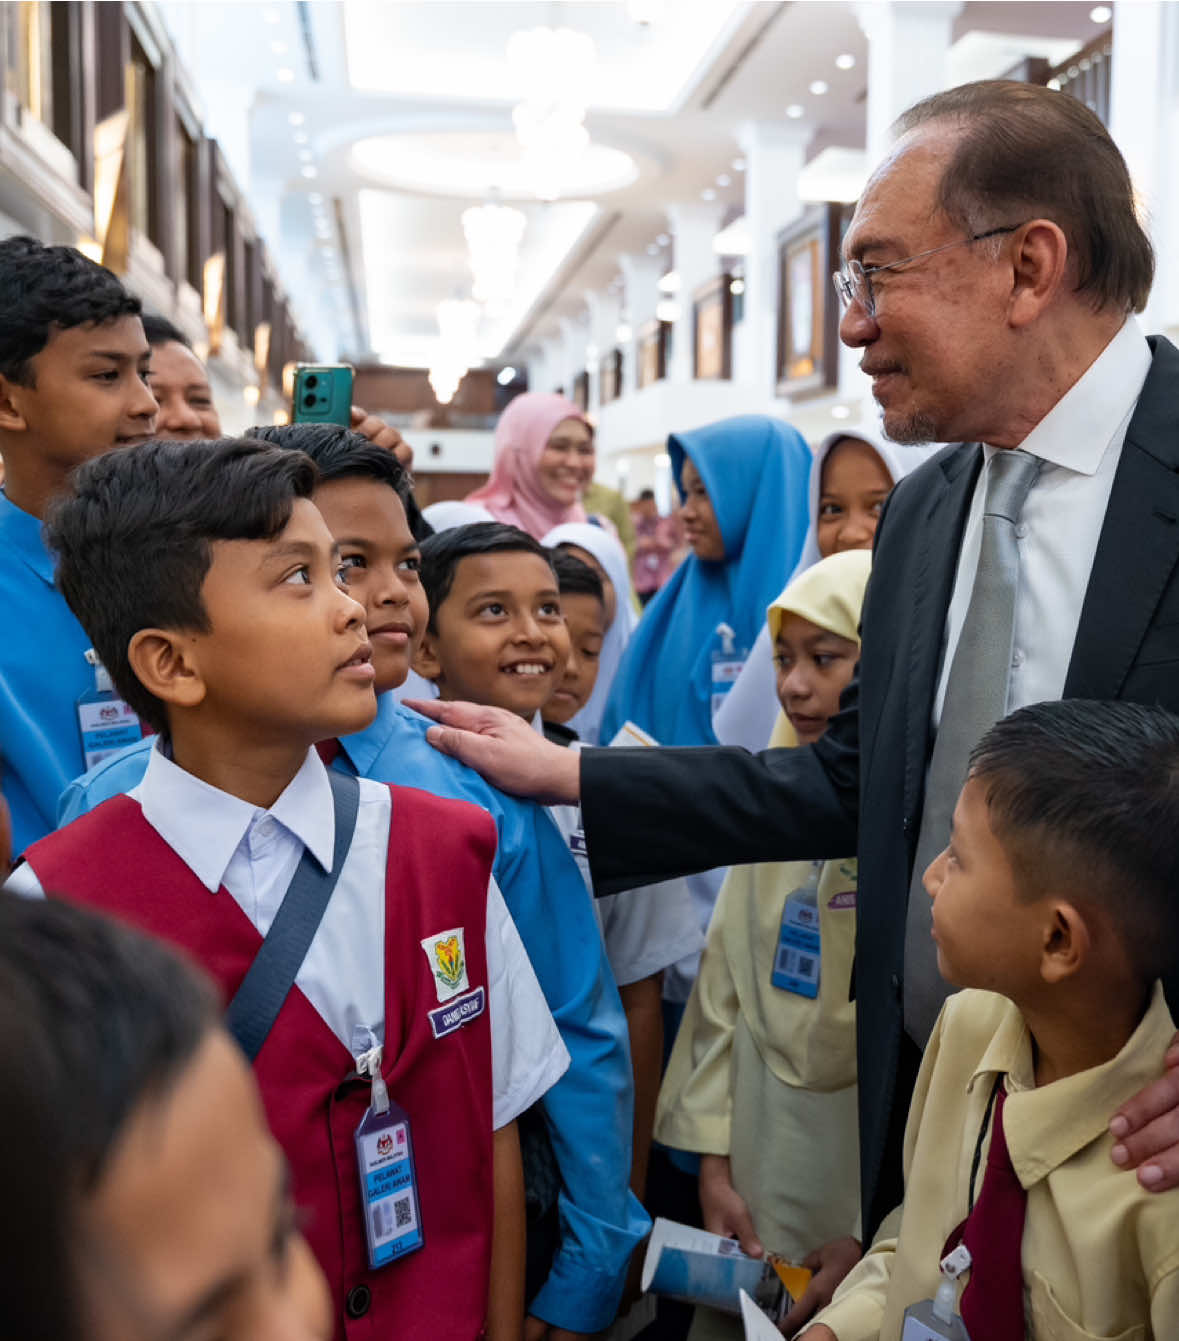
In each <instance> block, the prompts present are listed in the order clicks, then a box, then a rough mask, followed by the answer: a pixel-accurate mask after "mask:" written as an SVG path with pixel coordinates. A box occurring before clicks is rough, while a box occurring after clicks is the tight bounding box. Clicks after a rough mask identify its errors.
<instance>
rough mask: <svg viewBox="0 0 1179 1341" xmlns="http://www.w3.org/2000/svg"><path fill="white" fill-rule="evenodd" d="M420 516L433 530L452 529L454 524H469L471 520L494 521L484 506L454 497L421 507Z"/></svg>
mask: <svg viewBox="0 0 1179 1341" xmlns="http://www.w3.org/2000/svg"><path fill="white" fill-rule="evenodd" d="M422 516H423V517H425V519H426V520H427V521H428V522H429V523H430V525H431V526H432V527H433V528H434V530H435V531H453V530H454V529H455V527H456V526H470V525H471V524H472V523H473V522H489V521H495V518H494V517H493V516H492V515H491V513H490V512H488V511H487V509H486V508H485V507H480V506H479V504H478V503H463V502H460V501H458V500H455V499H444V500H443V501H442V502H441V503H431V504H430V506H429V507H428V508H423V509H422Z"/></svg>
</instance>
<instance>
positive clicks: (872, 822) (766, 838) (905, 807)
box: [581, 339, 1179, 1235]
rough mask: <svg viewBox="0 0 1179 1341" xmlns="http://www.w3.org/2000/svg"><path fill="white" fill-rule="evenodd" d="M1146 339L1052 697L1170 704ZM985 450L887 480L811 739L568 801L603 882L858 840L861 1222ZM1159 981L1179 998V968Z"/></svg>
mask: <svg viewBox="0 0 1179 1341" xmlns="http://www.w3.org/2000/svg"><path fill="white" fill-rule="evenodd" d="M1151 345H1152V348H1153V350H1154V357H1153V361H1152V364H1151V368H1150V372H1149V374H1148V375H1147V379H1146V383H1145V385H1144V387H1143V389H1142V394H1141V397H1140V399H1139V401H1138V407H1137V409H1136V411H1135V413H1134V416H1133V418H1132V420H1131V422H1130V426H1129V429H1128V432H1127V434H1126V441H1125V446H1124V448H1123V450H1122V456H1121V460H1120V462H1119V464H1118V469H1117V474H1116V476H1115V479H1114V485H1113V492H1112V494H1111V497H1110V501H1109V507H1108V510H1107V512H1106V516H1105V522H1104V524H1103V526H1102V531H1101V538H1100V541H1099V544H1098V548H1097V553H1096V557H1095V559H1094V563H1093V571H1092V574H1091V576H1090V579H1089V586H1088V589H1087V591H1086V594H1085V600H1084V605H1083V608H1082V611H1081V619H1080V624H1079V627H1078V629H1077V636H1076V641H1075V643H1074V645H1073V653H1072V658H1071V661H1070V664H1069V670H1068V675H1067V679H1066V682H1065V686H1064V694H1065V696H1066V697H1073V698H1096V699H1101V698H1110V699H1130V700H1134V701H1137V702H1143V703H1161V704H1163V705H1165V706H1167V707H1169V708H1171V709H1172V710H1173V711H1176V712H1179V350H1177V349H1176V348H1175V346H1174V345H1172V344H1170V343H1169V342H1168V341H1166V340H1163V339H1157V340H1153V339H1152V340H1151ZM981 465H982V449H981V447H979V446H978V445H959V446H954V447H948V448H945V449H944V450H943V451H941V452H939V453H938V454H937V455H936V456H934V457H933V458H932V459H931V460H929V461H928V462H926V463H925V464H924V465H923V466H921V468H920V469H918V470H916V471H915V472H914V473H913V474H911V475H909V476H908V477H907V478H906V479H904V480H902V481H901V482H900V484H898V485H897V487H896V489H895V490H894V491H893V493H892V495H891V497H890V498H889V500H888V503H887V505H886V508H885V511H884V515H883V516H882V518H881V522H880V526H879V528H878V530H877V535H876V557H875V562H874V565H873V572H872V578H871V580H870V582H869V584H868V592H867V595H866V598H865V602H864V613H863V643H862V651H861V660H860V665H859V669H858V671H857V674H856V677H855V679H854V680H853V681H852V683H851V684H850V685H849V687H848V689H847V691H846V693H845V694H844V697H843V700H842V703H841V708H840V712H839V714H838V715H837V716H836V717H835V718H834V719H833V721H832V723H831V726H830V727H829V729H828V731H827V733H826V735H825V736H824V737H823V738H822V739H821V740H820V741H819V742H818V743H817V744H815V745H813V746H810V747H807V748H803V749H794V750H768V751H766V752H764V753H762V754H760V755H751V754H748V753H746V752H745V751H744V750H738V749H721V748H717V749H705V750H701V749H693V750H587V751H585V752H583V754H582V764H581V778H582V812H583V816H584V820H585V830H586V839H587V847H588V849H589V853H590V860H591V866H592V871H593V876H594V882H595V888H596V892H597V893H599V894H608V893H614V892H617V891H619V890H622V889H626V888H629V887H631V886H632V885H635V884H640V883H643V884H646V883H653V882H654V881H657V880H663V879H667V878H669V877H670V876H672V875H675V874H681V873H686V872H689V871H696V870H705V869H708V868H710V867H714V866H724V865H729V864H733V863H738V862H755V861H782V860H798V859H803V858H817V857H828V856H830V855H831V854H832V853H839V852H848V851H852V850H857V849H858V852H859V859H860V871H859V899H858V930H857V953H856V984H855V989H856V998H857V1003H858V1019H859V1028H858V1041H859V1082H860V1157H861V1158H860V1165H861V1178H862V1185H863V1209H864V1220H865V1230H866V1232H867V1234H869V1235H870V1234H871V1233H872V1232H874V1230H875V1228H876V1226H877V1225H878V1224H879V1222H880V1220H881V1219H882V1218H883V1216H884V1215H885V1214H887V1212H888V1211H889V1210H891V1209H892V1205H891V1204H889V1203H895V1200H896V1191H897V1189H898V1188H899V1170H900V1148H899V1141H898V1139H897V1137H898V1134H899V1132H900V1131H902V1130H903V1126H902V1125H901V1123H900V1122H899V1121H898V1120H897V1119H898V1117H901V1118H903V1110H902V1111H901V1112H900V1113H899V1114H898V1113H897V1112H896V1106H897V1105H904V1106H905V1108H907V1105H908V1101H909V1098H910V1089H909V1086H910V1085H911V1076H910V1077H907V1078H906V1080H904V1081H902V1083H901V1084H900V1085H898V1067H899V1065H900V1058H901V1051H902V1049H901V1039H902V1032H903V1025H902V1017H901V993H902V986H903V982H902V979H903V973H904V940H905V905H906V900H907V897H908V889H909V879H910V873H911V869H912V864H913V861H914V849H915V846H916V841H917V832H918V829H919V827H920V821H921V807H922V793H923V788H924V784H925V772H926V765H927V764H928V761H929V755H930V751H931V749H932V746H933V733H932V730H931V724H930V716H931V710H932V704H933V700H934V694H935V691H936V685H937V679H938V674H939V670H940V666H941V659H942V642H943V637H944V630H945V622H946V610H947V607H948V605H949V601H950V595H951V592H952V590H953V585H954V574H955V570H956V567H957V557H958V549H959V545H960V542H961V537H962V531H963V528H964V526H965V522H966V516H967V513H968V511H969V507H970V500H971V495H972V492H973V490H974V485H975V481H976V480H977V478H978V474H979V471H980V469H981ZM1167 987H1168V992H1167V995H1168V998H1169V1000H1170V1001H1171V1003H1172V1006H1173V1007H1174V1005H1175V1004H1176V1003H1179V991H1177V990H1176V989H1177V988H1179V975H1176V974H1173V975H1172V977H1171V980H1170V981H1169V982H1168V984H1167ZM901 1069H902V1073H903V1068H901ZM890 1127H891V1131H892V1136H891V1139H890Z"/></svg>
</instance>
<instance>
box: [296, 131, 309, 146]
mask: <svg viewBox="0 0 1179 1341" xmlns="http://www.w3.org/2000/svg"><path fill="white" fill-rule="evenodd" d="M292 138H293V139H294V141H295V143H296V144H308V143H309V142H310V140H311V136H310V135H308V134H307V132H306V131H305V130H297V131H295V133H294V135H293V136H292Z"/></svg>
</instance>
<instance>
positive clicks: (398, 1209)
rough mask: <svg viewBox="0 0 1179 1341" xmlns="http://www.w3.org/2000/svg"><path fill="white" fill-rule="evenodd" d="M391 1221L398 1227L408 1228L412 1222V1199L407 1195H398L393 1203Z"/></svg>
mask: <svg viewBox="0 0 1179 1341" xmlns="http://www.w3.org/2000/svg"><path fill="white" fill-rule="evenodd" d="M393 1221H394V1224H395V1225H396V1227H397V1228H398V1229H408V1228H409V1227H410V1225H412V1224H413V1201H412V1200H411V1199H410V1198H409V1197H398V1198H397V1200H396V1201H395V1202H394V1203H393Z"/></svg>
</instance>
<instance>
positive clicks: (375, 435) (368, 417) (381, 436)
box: [352, 405, 413, 470]
mask: <svg viewBox="0 0 1179 1341" xmlns="http://www.w3.org/2000/svg"><path fill="white" fill-rule="evenodd" d="M352 431H353V432H354V433H359V434H360V436H361V437H362V438H367V439H368V440H369V442H371V443H372V444H373V446H374V447H384V448H385V450H386V451H389V452H392V453H393V455H394V456H395V457H396V458H397V459H398V461H400V462H401V464H402V465H403V466H404V467H405V468H406V470H408V469H409V468H410V466H412V465H413V448H412V447H411V446H410V445H409V443H408V442H406V440H405V439H404V438H403V437H402V436H401V434H400V433H399V432H398V431H397V430H396V429H395V428H394V427H393V425H392V424H387V423H385V421H384V420H383V419H378V418H377V416H376V415H375V414H369V412H368V411H367V410H362V409H361V408H360V406H359V405H354V406H353V407H352Z"/></svg>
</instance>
